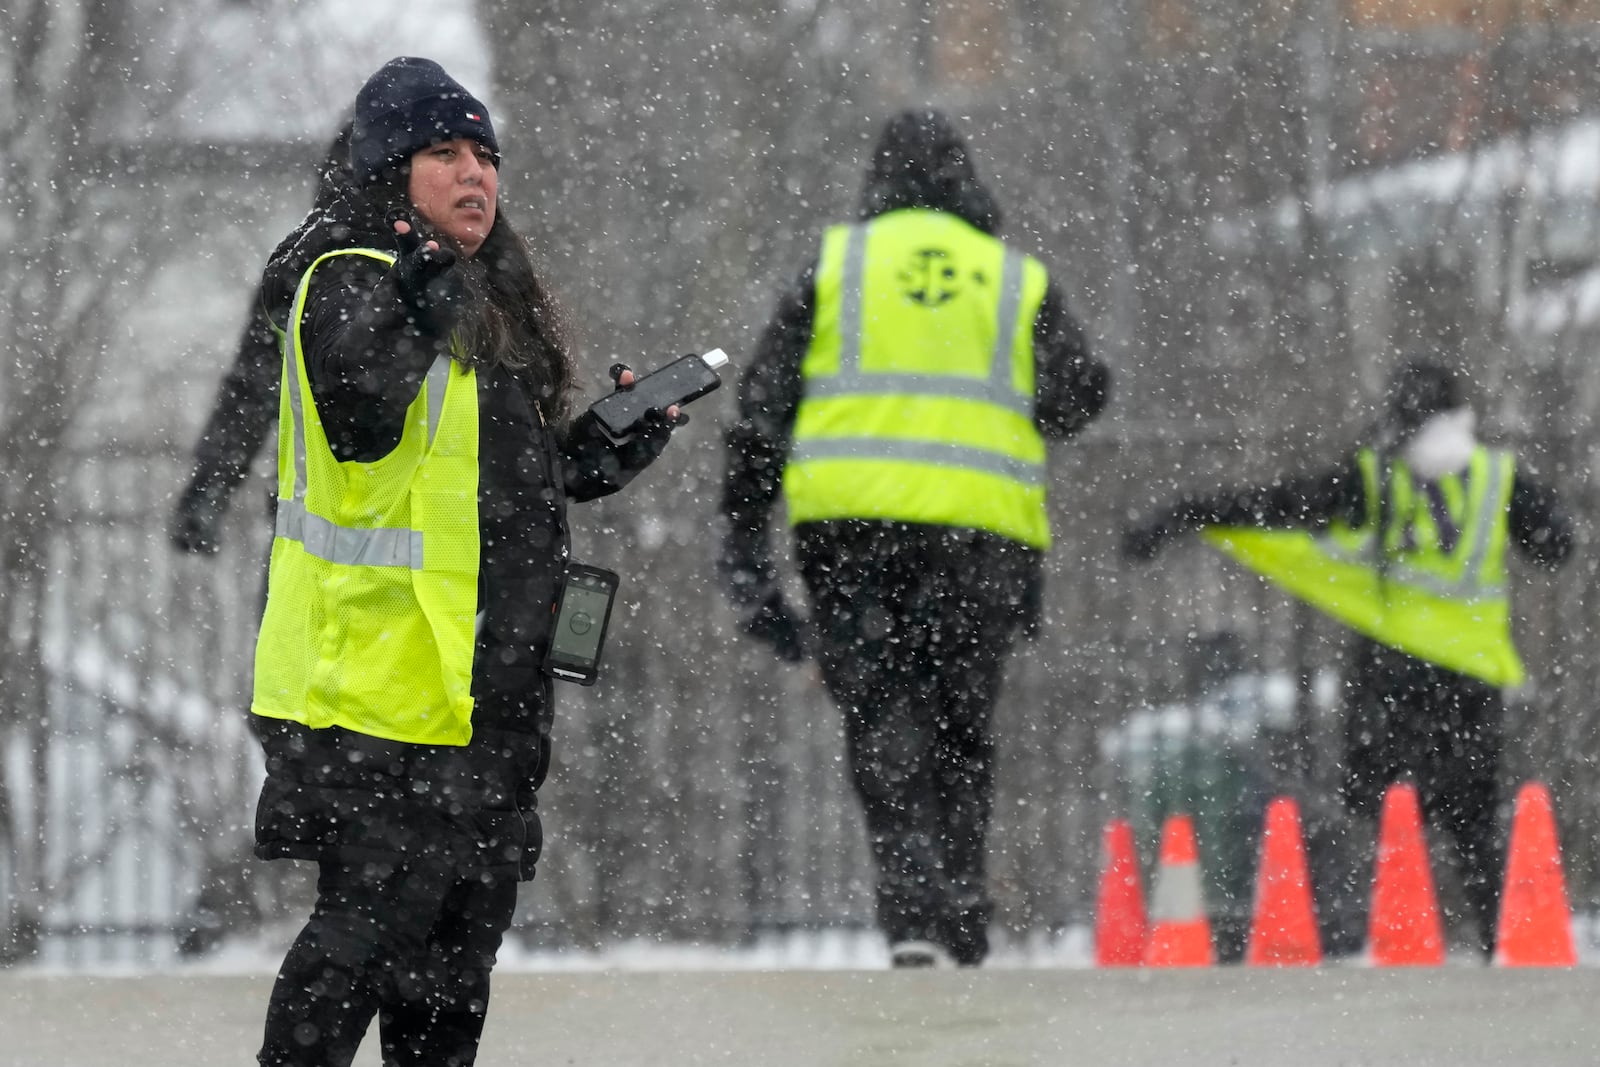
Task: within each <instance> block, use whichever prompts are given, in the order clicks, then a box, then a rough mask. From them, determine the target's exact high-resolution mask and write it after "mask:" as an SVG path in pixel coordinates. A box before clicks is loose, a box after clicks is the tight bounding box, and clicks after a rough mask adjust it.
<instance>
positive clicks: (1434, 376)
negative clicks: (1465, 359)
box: [1384, 359, 1466, 441]
mask: <svg viewBox="0 0 1600 1067" xmlns="http://www.w3.org/2000/svg"><path fill="white" fill-rule="evenodd" d="M1465 403H1466V397H1465V396H1464V395H1463V391H1462V388H1461V380H1460V378H1459V377H1458V376H1457V375H1456V372H1455V371H1453V370H1451V369H1450V368H1449V367H1446V366H1445V365H1444V364H1442V363H1436V362H1434V361H1432V360H1427V359H1414V360H1410V361H1408V362H1406V363H1403V364H1401V366H1400V367H1399V368H1398V369H1396V371H1395V372H1394V376H1393V377H1392V378H1390V379H1389V396H1388V402H1387V404H1386V405H1385V408H1386V410H1385V413H1384V414H1385V421H1386V422H1387V424H1388V429H1389V432H1390V434H1391V436H1392V437H1393V438H1394V439H1395V440H1397V441H1404V440H1406V439H1407V438H1409V437H1410V436H1411V435H1412V434H1414V433H1416V432H1417V430H1418V429H1420V428H1421V426H1422V424H1423V423H1425V422H1427V421H1428V420H1429V419H1430V418H1432V417H1433V416H1434V415H1437V414H1438V413H1439V412H1441V411H1451V410H1453V409H1455V408H1459V407H1461V406H1462V405H1463V404H1465Z"/></svg>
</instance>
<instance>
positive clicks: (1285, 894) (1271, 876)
mask: <svg viewBox="0 0 1600 1067" xmlns="http://www.w3.org/2000/svg"><path fill="white" fill-rule="evenodd" d="M1244 961H1245V963H1247V964H1252V965H1254V966H1258V967H1260V966H1269V967H1270V966H1279V967H1292V966H1299V967H1310V966H1314V965H1316V964H1318V963H1321V962H1322V941H1321V939H1320V937H1319V936H1318V934H1317V915H1316V910H1315V908H1314V907H1313V905H1312V902H1311V875H1310V871H1309V868H1308V867H1307V864H1306V847H1305V842H1304V841H1303V840H1302V839H1301V836H1300V809H1299V807H1298V806H1297V805H1296V804H1295V802H1294V800H1293V799H1292V798H1290V797H1278V798H1277V799H1275V800H1274V801H1273V802H1272V803H1271V804H1269V805H1267V822H1266V830H1265V831H1264V833H1263V834H1262V837H1261V859H1260V861H1259V862H1258V863H1257V864H1256V900H1255V914H1254V915H1253V916H1252V917H1251V919H1250V941H1249V944H1248V945H1247V946H1246V948H1245V956H1244Z"/></svg>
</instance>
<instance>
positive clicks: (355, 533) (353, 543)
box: [276, 500, 422, 571]
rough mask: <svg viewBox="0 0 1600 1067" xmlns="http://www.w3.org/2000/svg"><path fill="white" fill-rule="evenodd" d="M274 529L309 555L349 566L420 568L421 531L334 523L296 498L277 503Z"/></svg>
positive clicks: (418, 569)
mask: <svg viewBox="0 0 1600 1067" xmlns="http://www.w3.org/2000/svg"><path fill="white" fill-rule="evenodd" d="M276 533H277V535H278V536H279V537H281V538H283V539H284V540H286V541H297V542H299V543H300V545H301V546H302V547H303V548H304V549H305V550H306V552H307V553H308V554H309V555H312V556H315V557H317V558H318V559H325V560H327V561H328V562H329V563H342V564H346V565H348V566H352V567H409V568H411V569H412V570H417V571H420V570H421V569H422V531H421V530H404V529H393V528H380V529H370V530H361V529H356V528H354V527H350V526H336V525H334V524H333V523H331V522H329V521H328V520H327V519H324V518H323V517H322V516H321V515H313V514H311V513H310V512H309V511H307V510H306V506H305V504H304V503H302V502H301V501H298V500H285V501H281V502H280V503H279V504H278V521H277V529H276Z"/></svg>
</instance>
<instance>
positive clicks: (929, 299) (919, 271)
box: [899, 248, 961, 308]
mask: <svg viewBox="0 0 1600 1067" xmlns="http://www.w3.org/2000/svg"><path fill="white" fill-rule="evenodd" d="M956 274H957V272H956V265H955V261H954V260H953V259H951V257H950V253H948V252H946V251H945V250H944V249H942V248H923V249H919V250H918V251H916V252H913V253H912V254H911V261H910V262H909V263H907V264H906V265H905V266H904V267H901V268H900V273H899V279H900V286H901V288H900V292H901V294H902V295H903V296H904V297H905V298H906V299H907V300H910V301H912V302H913V303H917V304H921V305H922V306H923V307H930V308H933V307H938V306H940V305H941V304H947V303H949V302H950V301H952V300H954V299H955V298H956V297H957V296H959V295H961V290H960V289H959V288H957V283H956Z"/></svg>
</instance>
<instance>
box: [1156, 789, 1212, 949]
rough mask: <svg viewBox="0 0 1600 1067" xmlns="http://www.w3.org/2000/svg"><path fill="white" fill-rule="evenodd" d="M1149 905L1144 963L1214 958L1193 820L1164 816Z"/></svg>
mask: <svg viewBox="0 0 1600 1067" xmlns="http://www.w3.org/2000/svg"><path fill="white" fill-rule="evenodd" d="M1152 897H1153V899H1152V901H1151V906H1150V938H1149V940H1148V941H1147V942H1146V943H1145V950H1144V962H1145V966H1147V967H1205V966H1209V965H1210V964H1212V963H1215V962H1216V953H1215V951H1214V950H1213V949H1212V947H1211V921H1210V920H1209V919H1207V918H1206V908H1205V901H1204V899H1203V898H1202V896H1201V892H1200V852H1199V849H1197V848H1196V847H1195V843H1194V820H1193V819H1191V818H1190V817H1189V816H1187V815H1169V816H1167V821H1166V825H1164V826H1163V827H1162V830H1161V865H1160V867H1159V868H1158V869H1157V871H1156V885H1155V892H1154V893H1153V894H1152Z"/></svg>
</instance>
